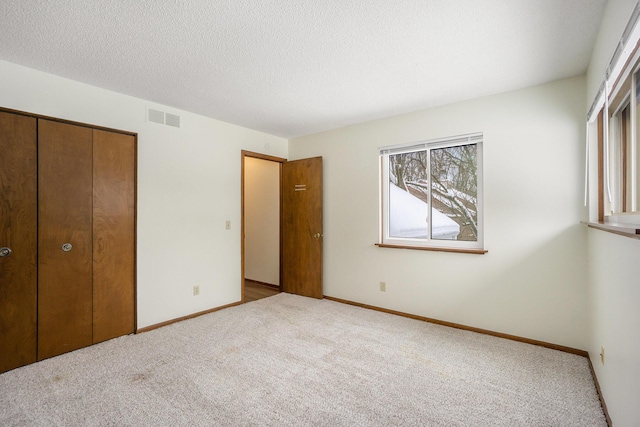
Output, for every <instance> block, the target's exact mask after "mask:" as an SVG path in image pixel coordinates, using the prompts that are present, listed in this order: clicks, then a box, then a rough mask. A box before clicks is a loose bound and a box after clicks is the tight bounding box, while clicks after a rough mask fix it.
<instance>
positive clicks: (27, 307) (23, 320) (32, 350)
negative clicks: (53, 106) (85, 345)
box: [0, 112, 37, 372]
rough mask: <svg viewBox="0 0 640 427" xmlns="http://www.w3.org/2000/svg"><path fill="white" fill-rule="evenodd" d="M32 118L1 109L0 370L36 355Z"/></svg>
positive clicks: (35, 180)
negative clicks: (3, 250)
mask: <svg viewBox="0 0 640 427" xmlns="http://www.w3.org/2000/svg"><path fill="white" fill-rule="evenodd" d="M36 153H37V146H36V119H35V118H32V117H27V116H22V115H18V114H12V113H6V112H0V194H1V196H0V248H1V247H7V248H10V249H11V253H10V254H8V255H7V256H3V257H0V372H5V371H8V370H10V369H14V368H17V367H19V366H22V365H26V364H28V363H33V362H35V360H36V330H37V329H36V328H37V326H36V325H37V324H36V302H37V296H36V292H37V288H36V285H37V283H36V278H37V266H36V250H37V249H36V241H37V237H36V213H37V205H36V203H37V187H36V186H37V163H36V159H37V157H36Z"/></svg>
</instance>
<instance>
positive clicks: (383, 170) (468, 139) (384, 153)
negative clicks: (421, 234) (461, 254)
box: [379, 133, 486, 252]
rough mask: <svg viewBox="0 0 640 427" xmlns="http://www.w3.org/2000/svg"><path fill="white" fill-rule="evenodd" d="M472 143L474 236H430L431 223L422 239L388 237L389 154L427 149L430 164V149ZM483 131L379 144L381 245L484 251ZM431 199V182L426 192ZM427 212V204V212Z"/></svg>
mask: <svg viewBox="0 0 640 427" xmlns="http://www.w3.org/2000/svg"><path fill="white" fill-rule="evenodd" d="M471 144H475V145H476V161H477V170H476V174H477V191H478V192H477V205H476V207H477V240H476V241H458V240H440V239H432V238H431V236H430V233H431V226H429V227H428V230H429V231H428V233H429V236H428V237H427V238H425V239H417V238H401V237H391V236H390V235H389V216H390V214H389V187H390V179H389V156H390V155H395V154H403V153H410V152H417V151H424V150H429V151H428V155H427V162H428V164H430V162H431V157H430V150H432V149H439V148H447V147H454V146H460V145H471ZM482 146H483V134H482V133H474V134H467V135H460V136H453V137H448V138H440V139H434V140H428V141H423V142H419V143H411V144H401V145H393V146H387V147H382V148H380V175H379V176H380V239H379V241H380V242H381V246H398V247H409V248H410V247H415V248H429V249H431V248H432V249H435V250H437V249H443V250H454V251H455V250H460V251H465V250H472V251H483V252H486V251H484V191H483V153H482V151H483V150H482ZM428 199H429V200H431V186H430V189H429V193H428ZM430 214H431V205H430V203H429V204H428V216H430Z"/></svg>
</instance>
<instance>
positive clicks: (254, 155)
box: [240, 150, 287, 303]
mask: <svg viewBox="0 0 640 427" xmlns="http://www.w3.org/2000/svg"><path fill="white" fill-rule="evenodd" d="M240 156H241V167H240V182H241V184H240V203H241V208H240V209H241V214H240V215H241V220H240V252H241V255H240V257H241V258H240V259H241V261H240V290H241V291H240V292H241V294H240V302H241V303H244V302H245V299H244V280H245V277H244V258H245V250H244V240H245V235H244V232H245V224H244V221H245V218H244V204H245V203H244V196H245V191H244V185H245V182H244V172H245V159H246V158H247V157H251V158H254V159H259V160H266V161H269V162H275V163H278V167H279V178H278V190H279V194H280V200H279V211H280V212H279V217H280V219H279V222H280V233H279V234H280V236H279V239H280V243H279V252H280V253H279V254H278V263H279V265H278V270H279V276H280V280H279V282H280V284H279V286H278V289H280V290H281V291H282V164H283V163H286V162H287V159H285V158H282V157H275V156H269V155H267V154H261V153H256V152H253V151H246V150H241V152H240Z"/></svg>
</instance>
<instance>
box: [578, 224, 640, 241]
mask: <svg viewBox="0 0 640 427" xmlns="http://www.w3.org/2000/svg"><path fill="white" fill-rule="evenodd" d="M580 222H581V223H582V224H586V225H587V226H589V227H591V228H595V229H596V230H602V231H606V232H608V233H613V234H618V235H620V236H625V237H631V238H632V239H640V225H636V224H624V223H619V222H586V221H580Z"/></svg>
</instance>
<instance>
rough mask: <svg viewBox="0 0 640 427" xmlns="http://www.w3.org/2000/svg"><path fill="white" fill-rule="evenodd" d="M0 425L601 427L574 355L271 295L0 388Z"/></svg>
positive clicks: (31, 371) (11, 379)
mask: <svg viewBox="0 0 640 427" xmlns="http://www.w3.org/2000/svg"><path fill="white" fill-rule="evenodd" d="M0 425H2V426H107V425H112V426H199V425H201V426H211V425H225V426H226V425H229V426H245V425H269V426H283V425H295V426H305V425H314V426H356V425H359V426H367V425H370V426H375V425H380V426H389V425H407V426H418V425H420V426H510V427H511V426H562V427H566V426H580V427H585V426H605V425H606V423H605V419H604V415H603V413H602V409H601V407H600V403H599V401H598V397H597V394H596V390H595V387H594V384H593V380H592V377H591V374H590V371H589V367H588V363H587V360H586V359H585V358H583V357H580V356H575V355H571V354H566V353H562V352H558V351H554V350H549V349H545V348H541V347H536V346H532V345H528V344H522V343H517V342H513V341H507V340H503V339H499V338H495V337H490V336H486V335H479V334H475V333H472V332H466V331H460V330H456V329H450V328H446V327H442V326H438V325H433V324H429V323H424V322H420V321H416V320H411V319H406V318H402V317H398V316H393V315H389V314H385V313H379V312H375V311H370V310H365V309H360V308H356V307H351V306H348V305H344V304H340V303H337V302H332V301H327V300H314V299H310V298H303V297H298V296H293V295H288V294H279V295H276V296H274V297H270V298H266V299H263V300H260V301H255V302H252V303H248V304H244V305H242V306H237V307H233V308H229V309H225V310H221V311H218V312H215V313H212V314H209V315H206V316H202V317H199V318H196V319H192V320H188V321H184V322H180V323H177V324H173V325H171V326H167V327H164V328H161V329H158V330H155V331H152V332H148V333H144V334H140V335H135V336H126V337H122V338H118V339H115V340H111V341H109V342H106V343H102V344H99V345H96V346H92V347H89V348H85V349H82V350H78V351H75V352H72V353H68V354H65V355H62V356H59V357H55V358H52V359H48V360H45V361H42V362H40V363H36V364H33V365H30V366H26V367H23V368H19V369H15V370H13V371H10V372H7V373H4V374H2V375H0Z"/></svg>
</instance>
